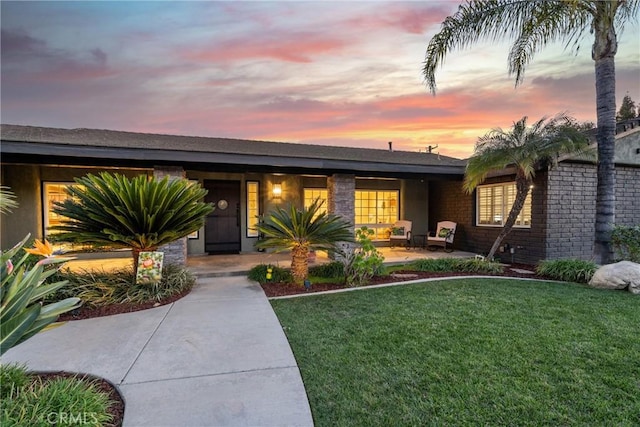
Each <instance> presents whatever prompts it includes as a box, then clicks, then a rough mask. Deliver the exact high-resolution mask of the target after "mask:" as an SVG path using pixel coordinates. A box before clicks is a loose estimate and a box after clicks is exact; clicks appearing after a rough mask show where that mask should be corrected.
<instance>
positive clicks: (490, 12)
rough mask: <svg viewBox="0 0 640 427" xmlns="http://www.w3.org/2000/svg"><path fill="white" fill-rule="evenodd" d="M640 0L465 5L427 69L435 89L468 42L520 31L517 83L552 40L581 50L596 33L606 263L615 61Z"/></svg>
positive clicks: (446, 25)
mask: <svg viewBox="0 0 640 427" xmlns="http://www.w3.org/2000/svg"><path fill="white" fill-rule="evenodd" d="M639 4H640V0H607V1H600V0H548V1H531V0H479V1H471V2H468V3H465V4H463V5H461V6H460V7H459V9H458V11H457V12H456V13H455V14H454V15H453V16H449V17H447V18H446V19H445V21H444V22H443V23H442V29H441V30H440V32H439V33H437V34H436V35H435V36H434V37H433V38H432V39H431V41H430V42H429V45H428V47H427V52H426V57H425V63H424V67H423V74H424V77H425V81H426V84H427V86H428V87H429V89H430V91H431V92H432V93H433V94H435V91H436V82H435V72H436V69H437V68H438V67H439V66H440V65H441V64H442V62H443V60H444V57H445V55H446V54H447V53H448V52H450V51H451V50H453V49H455V48H459V47H467V46H469V45H471V44H472V43H474V42H476V41H478V40H479V39H480V38H482V37H487V38H489V39H491V40H498V39H501V38H503V37H508V36H515V40H514V42H513V45H512V46H511V51H510V52H509V74H510V75H513V74H515V79H516V86H517V85H518V84H520V83H522V81H523V78H524V70H525V68H526V66H527V65H528V64H529V62H530V61H531V60H532V59H533V56H534V54H535V53H536V52H538V51H539V50H541V49H542V48H543V47H544V46H546V45H547V44H550V43H553V42H556V41H564V42H566V46H570V45H572V46H573V47H574V48H575V50H576V52H577V50H578V48H579V41H580V39H581V38H582V36H583V35H584V34H585V32H586V31H590V32H591V33H593V34H594V43H593V47H592V50H591V57H592V58H593V60H594V61H595V76H596V109H597V127H598V130H597V136H596V139H597V142H598V186H597V196H596V224H595V244H594V255H595V257H596V260H597V261H598V262H600V263H602V264H605V263H608V262H610V261H611V260H612V257H613V252H612V247H611V231H612V229H613V225H614V222H615V167H614V144H615V128H616V122H615V116H616V100H615V86H616V81H615V65H614V57H615V55H616V51H617V49H618V40H617V34H616V32H620V31H622V29H623V26H624V24H625V23H626V22H627V21H630V20H631V19H633V18H636V19H637V13H638V6H639Z"/></svg>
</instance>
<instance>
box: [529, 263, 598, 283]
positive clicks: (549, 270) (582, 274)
mask: <svg viewBox="0 0 640 427" xmlns="http://www.w3.org/2000/svg"><path fill="white" fill-rule="evenodd" d="M597 269H598V266H597V265H596V264H595V263H594V262H592V261H583V260H580V259H555V260H546V261H542V262H541V263H540V264H538V266H537V267H536V272H537V273H538V274H540V275H542V276H547V277H550V278H552V279H556V280H562V281H565V282H576V283H588V282H589V280H591V277H592V276H593V273H595V272H596V270H597Z"/></svg>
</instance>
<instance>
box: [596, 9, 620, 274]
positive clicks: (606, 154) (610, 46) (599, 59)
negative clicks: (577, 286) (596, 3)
mask: <svg viewBox="0 0 640 427" xmlns="http://www.w3.org/2000/svg"><path fill="white" fill-rule="evenodd" d="M603 3H607V2H603ZM594 27H595V42H594V44H593V51H592V56H593V59H594V61H595V73H596V106H597V114H598V115H597V121H598V123H597V126H598V130H597V135H596V140H597V142H598V185H597V193H596V218H595V221H596V223H595V239H594V247H593V255H594V258H595V261H596V263H598V264H608V263H610V262H611V261H612V260H613V248H612V245H611V231H612V230H613V226H614V224H615V203H616V188H615V164H614V157H615V140H616V93H615V91H616V75H615V62H614V57H615V54H616V50H617V40H616V34H615V31H614V29H613V24H612V23H609V22H608V20H606V19H600V20H595V21H594Z"/></svg>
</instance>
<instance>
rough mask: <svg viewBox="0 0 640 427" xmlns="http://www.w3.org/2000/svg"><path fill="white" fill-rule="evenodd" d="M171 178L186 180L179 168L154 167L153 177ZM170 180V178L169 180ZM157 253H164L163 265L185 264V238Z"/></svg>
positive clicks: (162, 248) (161, 248)
mask: <svg viewBox="0 0 640 427" xmlns="http://www.w3.org/2000/svg"><path fill="white" fill-rule="evenodd" d="M167 175H168V176H169V177H172V178H186V176H187V175H186V173H185V171H184V169H182V167H180V166H154V168H153V176H154V178H156V179H162V178H164V177H165V176H167ZM170 179H171V178H170ZM158 251H160V252H164V264H165V265H168V264H177V265H186V264H187V238H186V237H184V238H182V239H178V240H176V241H175V242H171V243H169V244H168V245H164V246H161V247H160V248H158Z"/></svg>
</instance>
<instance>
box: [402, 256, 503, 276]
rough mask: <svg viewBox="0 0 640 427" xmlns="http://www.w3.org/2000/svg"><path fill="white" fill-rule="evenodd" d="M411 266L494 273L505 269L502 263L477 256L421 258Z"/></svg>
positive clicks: (421, 269) (443, 270) (426, 269)
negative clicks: (476, 257)
mask: <svg viewBox="0 0 640 427" xmlns="http://www.w3.org/2000/svg"><path fill="white" fill-rule="evenodd" d="M409 268H411V269H414V270H417V271H426V272H432V273H449V272H460V273H479V274H493V273H502V271H503V268H502V265H500V263H497V262H494V261H487V260H481V259H475V258H441V259H419V260H416V261H413V262H412V263H411V264H409Z"/></svg>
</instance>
